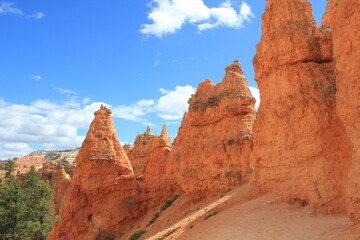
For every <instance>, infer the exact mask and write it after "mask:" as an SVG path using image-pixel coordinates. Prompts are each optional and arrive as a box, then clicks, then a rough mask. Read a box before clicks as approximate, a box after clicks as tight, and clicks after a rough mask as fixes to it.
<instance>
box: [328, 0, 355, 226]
mask: <svg viewBox="0 0 360 240" xmlns="http://www.w3.org/2000/svg"><path fill="white" fill-rule="evenodd" d="M323 24H326V25H328V26H330V28H331V29H332V34H333V44H334V57H335V63H336V86H337V93H336V110H337V113H338V115H339V117H340V118H341V120H342V121H343V123H344V125H345V129H346V133H347V135H348V137H349V139H350V141H351V147H352V167H351V171H350V175H349V178H348V179H349V185H348V188H347V195H348V200H349V202H350V206H349V216H350V219H351V220H352V221H353V222H354V223H356V224H359V223H360V65H359V62H360V49H359V46H360V36H359V31H360V2H359V1H357V0H331V1H328V7H327V12H326V14H325V16H324V18H323Z"/></svg>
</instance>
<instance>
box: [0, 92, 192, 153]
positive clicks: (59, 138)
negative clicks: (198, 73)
mask: <svg viewBox="0 0 360 240" xmlns="http://www.w3.org/2000/svg"><path fill="white" fill-rule="evenodd" d="M159 92H160V93H161V94H162V95H161V97H159V98H158V99H142V100H140V101H138V102H136V103H134V104H131V105H120V106H113V107H112V106H111V105H108V104H106V103H103V102H92V101H91V100H90V99H89V98H83V99H80V100H79V101H77V98H70V99H68V100H67V101H63V102H54V101H50V100H44V99H39V100H36V101H33V102H32V103H30V104H27V105H25V104H14V103H10V102H6V101H5V100H4V99H2V98H0V116H6V117H3V118H0V133H1V134H0V159H7V158H13V157H20V156H23V155H25V154H27V153H29V152H31V151H33V149H32V148H31V147H30V145H31V144H37V145H40V146H42V147H43V148H44V149H68V148H75V147H79V146H80V145H81V143H82V141H83V140H84V137H85V136H84V135H80V134H79V130H87V129H88V128H89V125H90V123H91V121H92V120H93V119H94V112H95V111H97V110H98V109H99V108H100V105H101V104H104V105H106V106H107V107H109V108H111V109H112V112H113V116H114V117H115V118H122V119H126V120H129V121H135V122H138V123H140V124H144V125H150V126H154V125H156V124H154V123H152V122H151V121H150V120H149V119H154V117H155V118H156V117H157V118H159V119H158V120H157V121H158V122H161V121H163V120H167V121H168V120H170V121H174V120H179V119H181V118H182V117H183V114H184V112H185V111H187V109H188V103H187V101H188V99H189V98H190V96H191V94H193V93H194V92H195V88H193V87H191V86H177V87H175V89H173V90H165V89H159ZM75 97H76V96H75ZM80 132H83V131H80Z"/></svg>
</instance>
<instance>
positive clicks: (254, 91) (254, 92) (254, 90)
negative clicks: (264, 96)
mask: <svg viewBox="0 0 360 240" xmlns="http://www.w3.org/2000/svg"><path fill="white" fill-rule="evenodd" d="M249 89H250V91H251V94H252V96H253V97H254V98H255V99H256V103H255V110H256V111H257V110H258V109H259V106H260V100H261V99H260V91H259V89H257V88H254V87H249Z"/></svg>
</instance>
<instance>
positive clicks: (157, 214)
mask: <svg viewBox="0 0 360 240" xmlns="http://www.w3.org/2000/svg"><path fill="white" fill-rule="evenodd" d="M159 216H160V212H157V213H155V214H154V216H153V218H152V219H151V220H150V221H149V223H148V224H146V227H148V226H150V225H151V224H153V223H154V222H155V221H156V219H157V218H158V217H159Z"/></svg>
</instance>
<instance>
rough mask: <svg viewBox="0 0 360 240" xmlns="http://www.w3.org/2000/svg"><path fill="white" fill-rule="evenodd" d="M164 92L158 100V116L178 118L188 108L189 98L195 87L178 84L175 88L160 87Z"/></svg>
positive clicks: (170, 118) (167, 118)
mask: <svg viewBox="0 0 360 240" xmlns="http://www.w3.org/2000/svg"><path fill="white" fill-rule="evenodd" d="M159 92H161V93H163V94H164V96H161V97H160V98H159V100H158V101H157V104H156V106H155V108H154V109H155V111H156V114H157V116H158V117H160V118H162V119H165V120H178V119H181V118H182V117H183V115H184V112H186V111H187V110H188V106H189V104H188V100H189V98H190V97H191V94H194V93H195V88H193V87H192V86H189V85H186V86H176V87H175V90H164V89H162V88H160V89H159Z"/></svg>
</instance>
